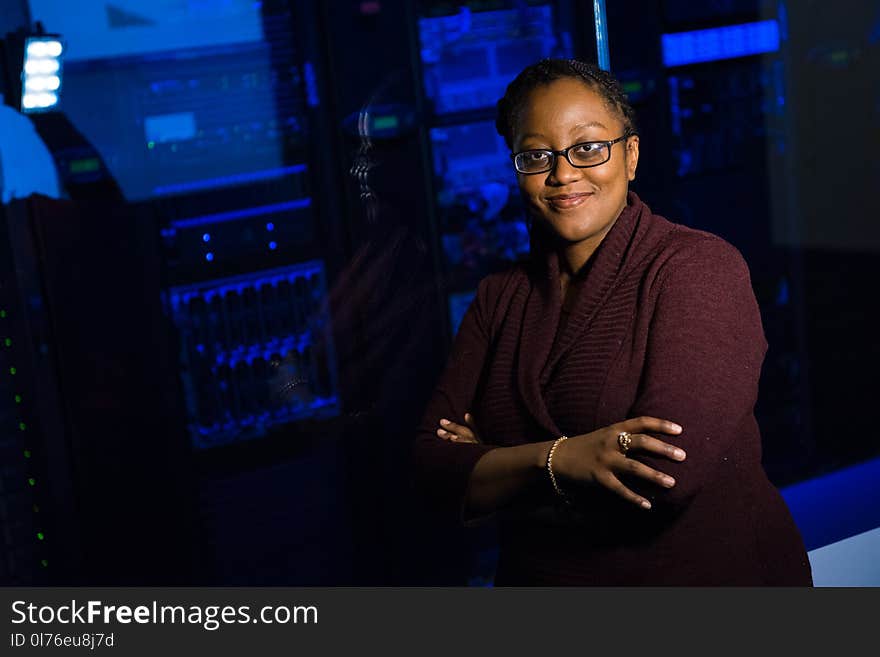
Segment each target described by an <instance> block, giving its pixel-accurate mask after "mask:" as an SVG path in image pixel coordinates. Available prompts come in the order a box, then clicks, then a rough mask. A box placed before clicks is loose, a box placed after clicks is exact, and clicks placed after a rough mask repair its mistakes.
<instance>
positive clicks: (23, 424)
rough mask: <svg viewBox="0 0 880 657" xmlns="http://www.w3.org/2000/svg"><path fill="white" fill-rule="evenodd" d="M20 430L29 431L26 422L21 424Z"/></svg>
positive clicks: (19, 425)
mask: <svg viewBox="0 0 880 657" xmlns="http://www.w3.org/2000/svg"><path fill="white" fill-rule="evenodd" d="M18 428H19V429H21V430H22V431H24V430H25V429H27V425H26V424H25V423H24V422H19V423H18Z"/></svg>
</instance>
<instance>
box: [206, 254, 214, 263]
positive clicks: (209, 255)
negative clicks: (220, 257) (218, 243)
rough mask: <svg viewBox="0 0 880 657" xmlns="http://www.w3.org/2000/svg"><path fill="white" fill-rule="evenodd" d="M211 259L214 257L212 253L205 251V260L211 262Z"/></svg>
mask: <svg viewBox="0 0 880 657" xmlns="http://www.w3.org/2000/svg"><path fill="white" fill-rule="evenodd" d="M213 259H214V254H213V253H206V254H205V260H207V261H208V262H211V261H212V260H213Z"/></svg>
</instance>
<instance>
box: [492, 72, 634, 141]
mask: <svg viewBox="0 0 880 657" xmlns="http://www.w3.org/2000/svg"><path fill="white" fill-rule="evenodd" d="M561 78H574V79H575V80H580V81H581V82H583V83H584V84H585V85H587V86H588V87H589V88H590V89H592V90H593V91H595V92H597V93H598V94H599V95H600V96H602V98H603V100H604V101H605V102H606V103H607V104H608V107H609V108H610V109H611V110H612V111H613V112H614V113H615V114H617V115H618V117H619V118H620V120H621V121H622V122H623V127H624V128H625V129H626V131H627V133H628V134H631V135H636V134H638V128H637V126H636V113H635V110H633V108H632V105H630V104H629V99H628V98H627V97H626V94H625V93H624V91H623V86H622V85H621V84H620V82H619V81H618V80H617V78H615V77H614V76H613V75H611V73H609V72H608V71H603V70H602V69H600V68H599V67H598V66H595V65H594V64H590V63H589V62H585V61H582V60H579V59H555V58H549V57H548V58H546V59H542V60H540V61H538V62H535V63H534V64H530V65H529V66H527V67H526V68H524V69H523V70H522V71H520V73H519V75H517V76H516V78H514V79H513V81H512V82H511V83H510V84H509V85H507V90H506V91H505V92H504V96H503V97H502V98H501V99H500V100H499V101H498V103H497V105H496V110H497V115H496V118H495V129H496V130H497V131H498V134H499V135H501V136H502V137H504V141H505V142H506V143H507V147H508V148H510V149H511V150H513V139H514V136H515V134H516V124H517V121H518V120H519V115H520V112H522V110H523V107H524V106H525V103H526V99H527V98H528V96H529V94H530V93H531V92H532V91H533V90H534V89H536V88H537V87H539V86H541V85H544V84H549V83H550V82H553V81H554V80H559V79H561Z"/></svg>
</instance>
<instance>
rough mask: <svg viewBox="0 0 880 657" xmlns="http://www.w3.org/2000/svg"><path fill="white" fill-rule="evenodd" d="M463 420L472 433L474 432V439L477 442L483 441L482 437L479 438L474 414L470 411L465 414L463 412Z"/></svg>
mask: <svg viewBox="0 0 880 657" xmlns="http://www.w3.org/2000/svg"><path fill="white" fill-rule="evenodd" d="M464 421H465V422H466V423H467V425H468V426H469V427H470V428H471V430H472V431H473V433H474V438H475V439H476V441H477V442H478V443H481V442H483V439H482V438H480V432H479V430H478V429H477V420H476V419H475V418H474V416H473V415H472V414H471V413H465V414H464Z"/></svg>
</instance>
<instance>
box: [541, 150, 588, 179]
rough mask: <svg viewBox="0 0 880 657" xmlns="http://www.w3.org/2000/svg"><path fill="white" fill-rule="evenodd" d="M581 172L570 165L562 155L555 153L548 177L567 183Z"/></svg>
mask: <svg viewBox="0 0 880 657" xmlns="http://www.w3.org/2000/svg"><path fill="white" fill-rule="evenodd" d="M581 175H582V172H581V170H580V169H578V168H577V167H574V166H572V165H571V163H570V162H569V161H568V159H567V158H566V157H565V156H564V155H561V154H560V155H557V156H556V161H555V162H553V168H552V169H550V171H549V172H548V177H549V178H552V179H555V180H556V181H558V182H559V183H567V182H571V181H573V180H577V178H579V177H580V176H581Z"/></svg>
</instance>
